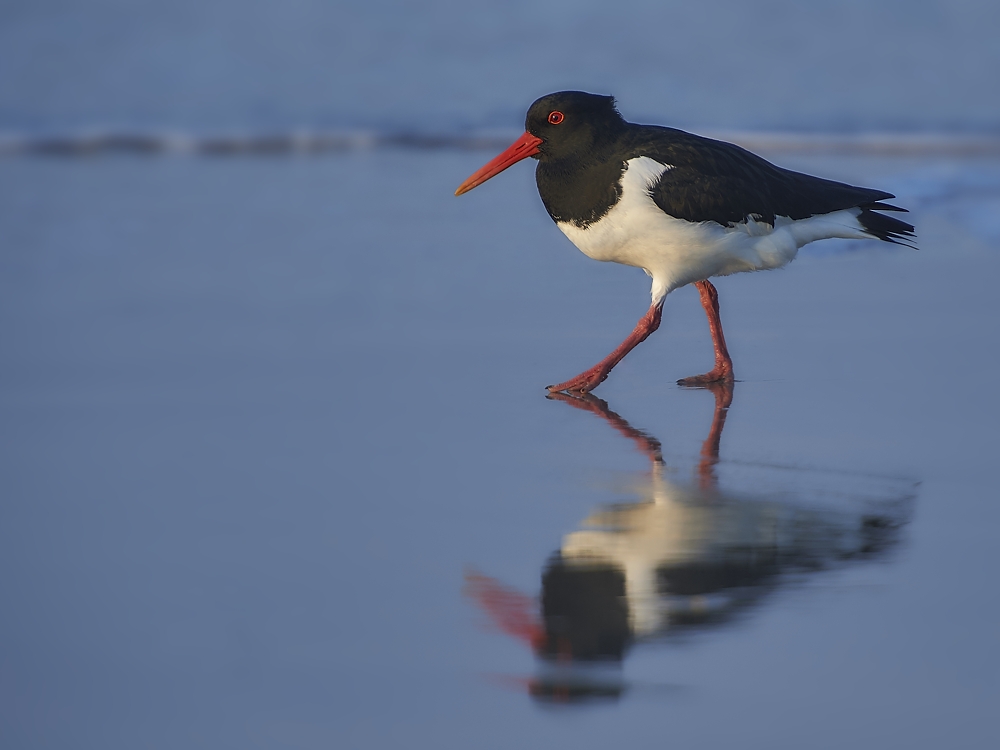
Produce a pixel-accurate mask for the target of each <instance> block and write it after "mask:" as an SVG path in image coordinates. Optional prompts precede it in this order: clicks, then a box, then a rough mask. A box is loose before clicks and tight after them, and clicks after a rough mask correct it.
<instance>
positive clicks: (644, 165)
mask: <svg viewBox="0 0 1000 750" xmlns="http://www.w3.org/2000/svg"><path fill="white" fill-rule="evenodd" d="M669 169H672V167H671V166H670V165H668V164H661V163H660V162H658V161H656V160H654V159H650V158H649V157H648V156H639V157H636V158H634V159H629V160H628V162H626V168H625V171H624V173H623V174H622V177H621V188H622V192H621V198H620V199H619V200H618V202H617V203H616V204H615V205H614V206H612V208H611V210H609V211H608V212H607V213H606V214H605V215H604V216H603V217H601V219H600V220H599V221H596V222H594V223H593V224H590V225H588V226H586V227H583V228H581V227H578V226H575V225H574V224H572V223H570V222H559V223H558V227H559V228H560V229H561V230H562V231H563V233H564V234H565V235H566V236H567V237H569V239H570V241H572V243H573V244H574V245H576V246H577V247H578V248H579V249H580V250H581V251H582V252H583V253H584V254H585V255H587V256H588V257H590V258H593V259H594V260H601V261H611V262H614V263H623V264H625V265H628V266H636V267H637V268H642V269H643V270H645V271H646V273H648V274H649V275H650V276H652V277H653V289H652V297H653V301H654V302H657V301H659V300H661V299H663V297H665V296H666V295H667V294H668V293H669V292H671V291H673V290H674V289H677V288H678V287H681V286H684V285H685V284H690V283H692V282H694V281H701V280H702V279H707V278H709V277H711V276H725V275H728V274H731V273H738V272H740V271H759V270H764V269H770V268H780V267H781V266H783V265H785V264H786V263H788V262H789V261H791V260H792V259H793V258H794V257H795V255H796V253H797V252H798V249H799V248H800V247H802V246H803V245H805V244H806V243H808V242H813V241H814V240H819V239H825V238H828V237H843V238H847V239H862V238H865V237H868V236H869V235H867V234H865V233H864V231H863V230H862V228H861V225H860V224H859V223H858V221H857V218H856V217H857V216H858V214H859V213H860V210H859V209H847V210H844V211H836V212H834V213H831V214H824V215H822V216H813V217H810V218H808V219H800V220H794V221H793V220H792V219H789V218H786V217H778V219H777V220H776V221H775V225H774V226H773V227H772V226H771V225H770V224H766V223H764V222H757V221H754V220H752V219H749V218H748V219H747V220H746V221H745V222H741V223H740V224H737V225H735V226H729V227H724V226H722V225H720V224H717V223H716V222H714V221H704V222H691V221H685V220H683V219H676V218H674V217H672V216H669V215H668V214H665V213H664V212H663V211H662V210H661V209H660V208H659V206H657V205H656V204H655V203H654V202H653V199H652V197H651V196H650V188H651V187H652V186H653V185H655V184H656V181H657V180H659V178H660V177H661V176H662V175H663V174H664V173H665V172H666V171H667V170H669Z"/></svg>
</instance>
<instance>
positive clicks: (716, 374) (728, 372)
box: [677, 367, 736, 388]
mask: <svg viewBox="0 0 1000 750" xmlns="http://www.w3.org/2000/svg"><path fill="white" fill-rule="evenodd" d="M735 382H736V378H735V377H733V370H732V368H731V367H715V368H713V369H712V370H711V371H709V372H706V373H705V374H704V375H693V376H692V377H690V378H681V379H680V380H678V381H677V385H680V386H684V387H685V388H704V387H706V386H709V385H713V384H715V383H735Z"/></svg>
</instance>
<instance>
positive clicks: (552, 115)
mask: <svg viewBox="0 0 1000 750" xmlns="http://www.w3.org/2000/svg"><path fill="white" fill-rule="evenodd" d="M565 119H566V115H564V114H563V113H562V112H560V111H559V110H558V109H556V110H553V111H552V112H549V122H550V123H552V124H553V125H558V124H559V123H561V122H562V121H563V120H565Z"/></svg>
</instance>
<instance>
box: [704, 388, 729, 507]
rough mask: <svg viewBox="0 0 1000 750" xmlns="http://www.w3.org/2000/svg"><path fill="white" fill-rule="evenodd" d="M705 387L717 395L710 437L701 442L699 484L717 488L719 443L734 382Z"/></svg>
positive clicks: (708, 488) (709, 431)
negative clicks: (716, 475) (716, 472)
mask: <svg viewBox="0 0 1000 750" xmlns="http://www.w3.org/2000/svg"><path fill="white" fill-rule="evenodd" d="M705 389H706V390H709V391H711V392H712V393H713V394H714V395H715V413H714V414H713V415H712V426H711V427H710V428H709V430H708V437H706V438H705V442H704V443H702V444H701V460H700V461H699V462H698V484H699V486H700V487H701V489H702V490H706V491H707V490H714V489H716V484H717V480H716V478H715V465H716V464H717V463H719V443H721V442H722V429H723V428H724V427H725V426H726V415H727V414H728V413H729V407H730V405H731V404H732V403H733V384H732V382H725V383H720V382H718V381H717V382H714V383H708V384H707V385H705Z"/></svg>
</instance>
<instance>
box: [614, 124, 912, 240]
mask: <svg viewBox="0 0 1000 750" xmlns="http://www.w3.org/2000/svg"><path fill="white" fill-rule="evenodd" d="M633 133H634V136H633V138H634V141H633V142H632V143H631V144H630V152H631V153H632V154H633V155H634V156H649V157H651V158H653V159H656V161H658V162H660V163H662V164H669V165H671V166H672V169H669V170H667V171H666V172H665V173H664V174H663V176H662V177H661V178H660V180H659V182H657V184H656V185H654V186H653V187H652V189H651V190H650V193H651V195H652V198H653V201H654V202H655V203H656V205H657V206H659V207H660V209H662V210H663V211H664V212H666V213H668V214H670V215H671V216H674V217H676V218H678V219H686V220H687V221H698V222H701V221H714V222H716V223H718V224H722V225H723V226H726V225H729V224H736V223H739V222H742V221H745V220H746V219H747V217H751V218H753V219H756V220H758V221H765V222H767V223H768V224H771V225H773V224H774V220H775V217H776V216H787V217H789V218H791V219H805V218H808V217H810V216H816V215H818V214H826V213H830V212H832V211H840V210H842V209H845V208H861V209H862V213H861V216H859V217H858V218H859V221H861V223H862V225H863V226H864V228H865V230H866V231H868V232H870V233H871V234H872V235H873V236H875V237H878V238H879V239H883V240H887V241H889V242H894V241H896V239H899V238H905V237H912V236H913V226H912V225H910V224H907V223H906V222H903V221H900V220H899V219H895V218H892V217H889V216H883V215H881V214H876V213H874V211H876V210H881V211H905V210H906V209H902V208H897V207H896V206H891V205H889V204H886V203H881V202H880V201H883V200H885V199H886V198H893V197H895V196H893V195H892V194H891V193H887V192H885V191H884V190H873V189H871V188H862V187H855V186H853V185H847V184H845V183H843V182H834V181H833V180H824V179H821V178H819V177H812V176H810V175H807V174H801V173H799V172H792V171H791V170H788V169H782V168H781V167H776V166H775V165H773V164H771V163H770V162H769V161H767V160H766V159H762V158H761V157H759V156H757V155H756V154H752V153H750V152H749V151H747V150H746V149H742V148H740V147H739V146H735V145H733V144H731V143H724V142H722V141H713V140H711V139H710V138H702V137H700V136H696V135H692V134H690V133H685V132H683V131H681V130H674V129H672V128H660V127H654V126H637V127H636V129H635V130H634V131H633Z"/></svg>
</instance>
